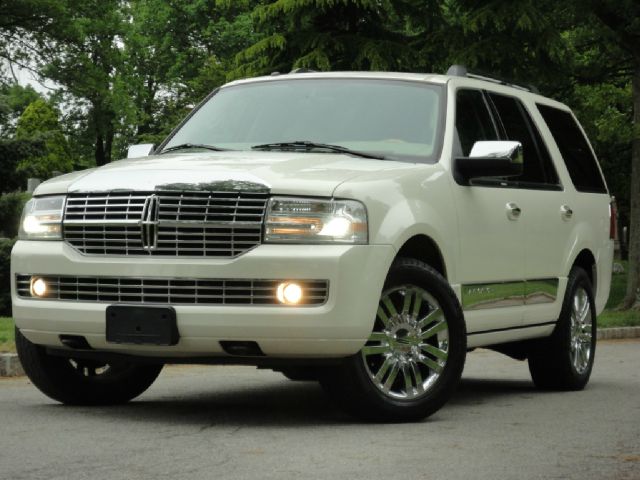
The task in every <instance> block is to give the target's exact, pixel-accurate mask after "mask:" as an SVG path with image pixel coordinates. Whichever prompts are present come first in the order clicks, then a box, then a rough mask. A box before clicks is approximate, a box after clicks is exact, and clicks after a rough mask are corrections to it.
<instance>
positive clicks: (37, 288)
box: [31, 278, 47, 297]
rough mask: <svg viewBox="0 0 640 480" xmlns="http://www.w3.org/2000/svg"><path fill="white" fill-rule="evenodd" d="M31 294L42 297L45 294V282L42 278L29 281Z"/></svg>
mask: <svg viewBox="0 0 640 480" xmlns="http://www.w3.org/2000/svg"><path fill="white" fill-rule="evenodd" d="M31 294H32V295H33V296H35V297H44V296H45V295H46V294H47V282H45V281H44V280H43V279H42V278H36V279H34V280H32V281H31Z"/></svg>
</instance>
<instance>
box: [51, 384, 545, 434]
mask: <svg viewBox="0 0 640 480" xmlns="http://www.w3.org/2000/svg"><path fill="white" fill-rule="evenodd" d="M539 394H542V393H541V392H538V391H537V390H536V389H535V388H534V386H533V384H532V383H531V382H530V381H520V380H504V379H476V378H473V379H464V378H463V379H462V381H461V383H460V385H459V387H458V389H457V391H456V393H455V394H454V396H453V397H452V398H451V400H450V401H449V402H448V404H447V405H446V406H445V407H444V408H446V409H457V408H466V407H468V406H470V405H481V404H483V403H487V402H491V401H495V400H497V399H501V400H505V401H507V400H511V399H517V398H518V397H523V396H527V397H529V396H533V395H539ZM156 398H157V395H156ZM43 407H44V408H47V409H49V408H50V409H51V410H52V413H53V411H56V412H60V410H63V411H64V414H65V415H69V414H70V413H71V414H75V412H76V411H77V412H78V413H79V414H81V415H82V416H87V415H89V416H95V417H100V418H108V419H110V420H116V419H117V420H118V421H125V422H134V423H135V422H153V423H160V424H164V425H171V424H174V425H197V426H199V427H200V430H206V429H207V428H213V427H220V426H230V427H233V426H256V427H260V426H269V427H279V426H281V427H290V426H293V425H297V426H322V425H325V426H328V425H350V424H362V423H363V422H362V421H358V420H356V419H353V418H352V417H350V416H348V415H346V414H345V413H344V412H342V410H340V409H339V408H338V407H337V406H336V405H335V404H334V402H333V401H332V400H331V399H330V398H329V397H328V395H327V394H326V393H325V392H324V391H323V390H322V388H321V387H320V386H319V385H318V384H317V383H316V382H292V381H289V380H284V379H282V380H279V379H278V380H277V381H273V380H271V381H267V382H265V383H264V384H261V383H260V382H256V383H251V384H249V385H241V386H233V387H232V388H226V389H224V390H220V389H218V388H212V389H211V390H208V389H207V388H204V387H200V389H199V390H198V391H196V392H189V391H187V392H182V391H181V392H180V393H179V394H176V393H174V392H165V393H164V394H162V395H161V396H160V398H158V399H146V398H145V397H144V396H143V397H141V399H139V400H136V401H133V402H130V403H128V404H126V405H119V406H113V407H67V406H63V405H59V404H49V405H47V406H41V407H40V408H43ZM426 421H429V422H432V421H438V415H437V414H436V415H434V416H433V417H431V418H430V419H427V420H426Z"/></svg>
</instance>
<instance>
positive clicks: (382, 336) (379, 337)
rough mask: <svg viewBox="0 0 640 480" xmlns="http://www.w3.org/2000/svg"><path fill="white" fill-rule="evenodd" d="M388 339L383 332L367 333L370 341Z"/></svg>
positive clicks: (384, 340)
mask: <svg viewBox="0 0 640 480" xmlns="http://www.w3.org/2000/svg"><path fill="white" fill-rule="evenodd" d="M388 339H389V337H387V334H386V333H384V332H371V335H369V341H370V342H386V341H387V340H388Z"/></svg>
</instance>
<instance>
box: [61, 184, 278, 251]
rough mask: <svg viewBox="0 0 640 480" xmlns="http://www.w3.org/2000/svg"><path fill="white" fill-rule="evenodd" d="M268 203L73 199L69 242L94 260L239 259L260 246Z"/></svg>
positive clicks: (253, 198) (198, 197)
mask: <svg viewBox="0 0 640 480" xmlns="http://www.w3.org/2000/svg"><path fill="white" fill-rule="evenodd" d="M267 198H268V196H267V194H266V193H254V192H126V193H122V192H111V193H89V194H70V195H69V197H68V198H67V203H66V206H65V215H64V221H63V232H64V239H65V240H66V241H67V243H69V244H70V245H72V246H73V247H74V248H76V249H77V250H79V251H80V252H82V253H85V254H90V255H156V256H195V257H235V256H238V255H240V254H242V253H244V252H246V251H248V250H250V249H252V248H254V247H255V246H257V245H259V244H260V242H261V239H262V221H263V217H264V211H265V208H266V202H267ZM150 199H151V200H153V202H150V201H149V200H150ZM150 205H151V206H150ZM150 209H153V210H154V211H153V212H151V211H150Z"/></svg>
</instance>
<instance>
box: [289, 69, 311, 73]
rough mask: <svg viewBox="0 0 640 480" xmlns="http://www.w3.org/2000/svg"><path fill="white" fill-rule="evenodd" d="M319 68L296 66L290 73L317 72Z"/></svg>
mask: <svg viewBox="0 0 640 480" xmlns="http://www.w3.org/2000/svg"><path fill="white" fill-rule="evenodd" d="M316 72H317V70H311V69H310V68H294V69H293V70H291V72H289V73H316Z"/></svg>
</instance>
